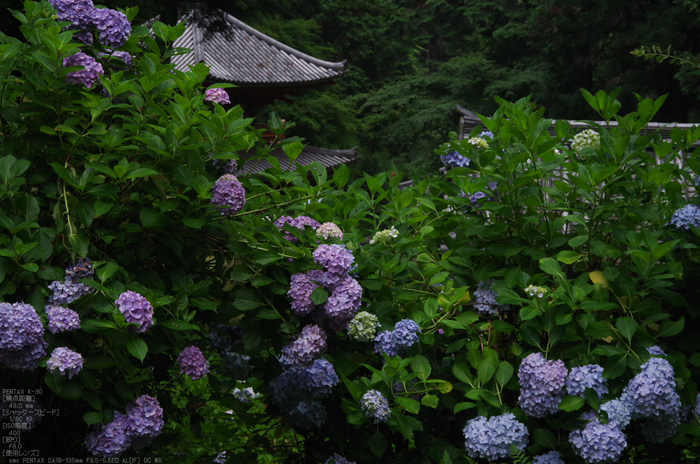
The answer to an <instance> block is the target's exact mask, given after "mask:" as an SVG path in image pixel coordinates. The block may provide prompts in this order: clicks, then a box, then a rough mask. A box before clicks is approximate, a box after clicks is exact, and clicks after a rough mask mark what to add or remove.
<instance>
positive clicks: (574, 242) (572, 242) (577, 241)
mask: <svg viewBox="0 0 700 464" xmlns="http://www.w3.org/2000/svg"><path fill="white" fill-rule="evenodd" d="M588 238H589V236H588V235H579V236H578V237H573V238H571V239H569V242H568V243H569V246H570V247H572V248H576V247H577V246H581V245H584V244H585V243H587V242H588ZM557 259H559V256H557ZM560 261H561V260H560Z"/></svg>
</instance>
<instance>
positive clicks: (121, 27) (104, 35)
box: [90, 8, 131, 48]
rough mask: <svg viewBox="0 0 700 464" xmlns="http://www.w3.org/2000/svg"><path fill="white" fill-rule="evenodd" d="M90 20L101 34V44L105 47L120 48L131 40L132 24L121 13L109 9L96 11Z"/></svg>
mask: <svg viewBox="0 0 700 464" xmlns="http://www.w3.org/2000/svg"><path fill="white" fill-rule="evenodd" d="M90 20H91V23H92V26H94V27H95V29H97V32H98V33H99V36H100V43H102V45H104V46H105V47H110V48H119V47H121V46H122V45H124V44H125V43H126V41H127V40H128V39H129V35H130V34H131V23H130V22H129V19H128V18H127V17H126V15H125V14H124V13H122V12H121V11H116V10H111V9H109V8H103V9H94V10H93V11H92V13H91V14H90Z"/></svg>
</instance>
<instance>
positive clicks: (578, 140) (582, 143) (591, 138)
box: [571, 129, 600, 154]
mask: <svg viewBox="0 0 700 464" xmlns="http://www.w3.org/2000/svg"><path fill="white" fill-rule="evenodd" d="M584 148H590V149H591V150H597V149H599V148H600V135H599V134H598V133H597V132H596V131H594V130H593V129H586V130H585V131H583V132H579V133H578V134H576V135H575V136H574V140H573V141H572V142H571V149H572V150H574V152H576V153H577V154H580V153H581V151H582V150H583V149H584Z"/></svg>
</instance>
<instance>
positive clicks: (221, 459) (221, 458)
mask: <svg viewBox="0 0 700 464" xmlns="http://www.w3.org/2000/svg"><path fill="white" fill-rule="evenodd" d="M214 462H215V463H216V464H226V451H222V452H220V453H219V454H217V455H216V456H215V457H214Z"/></svg>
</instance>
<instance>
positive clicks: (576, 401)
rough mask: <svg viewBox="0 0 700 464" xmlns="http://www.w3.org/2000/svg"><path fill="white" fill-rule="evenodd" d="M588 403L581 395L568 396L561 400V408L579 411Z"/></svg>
mask: <svg viewBox="0 0 700 464" xmlns="http://www.w3.org/2000/svg"><path fill="white" fill-rule="evenodd" d="M585 403H586V400H584V399H583V398H581V397H580V396H566V397H564V399H563V400H562V401H561V404H560V405H559V409H561V410H563V411H567V412H571V411H577V410H579V409H581V407H582V406H583V405H584V404H585Z"/></svg>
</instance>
